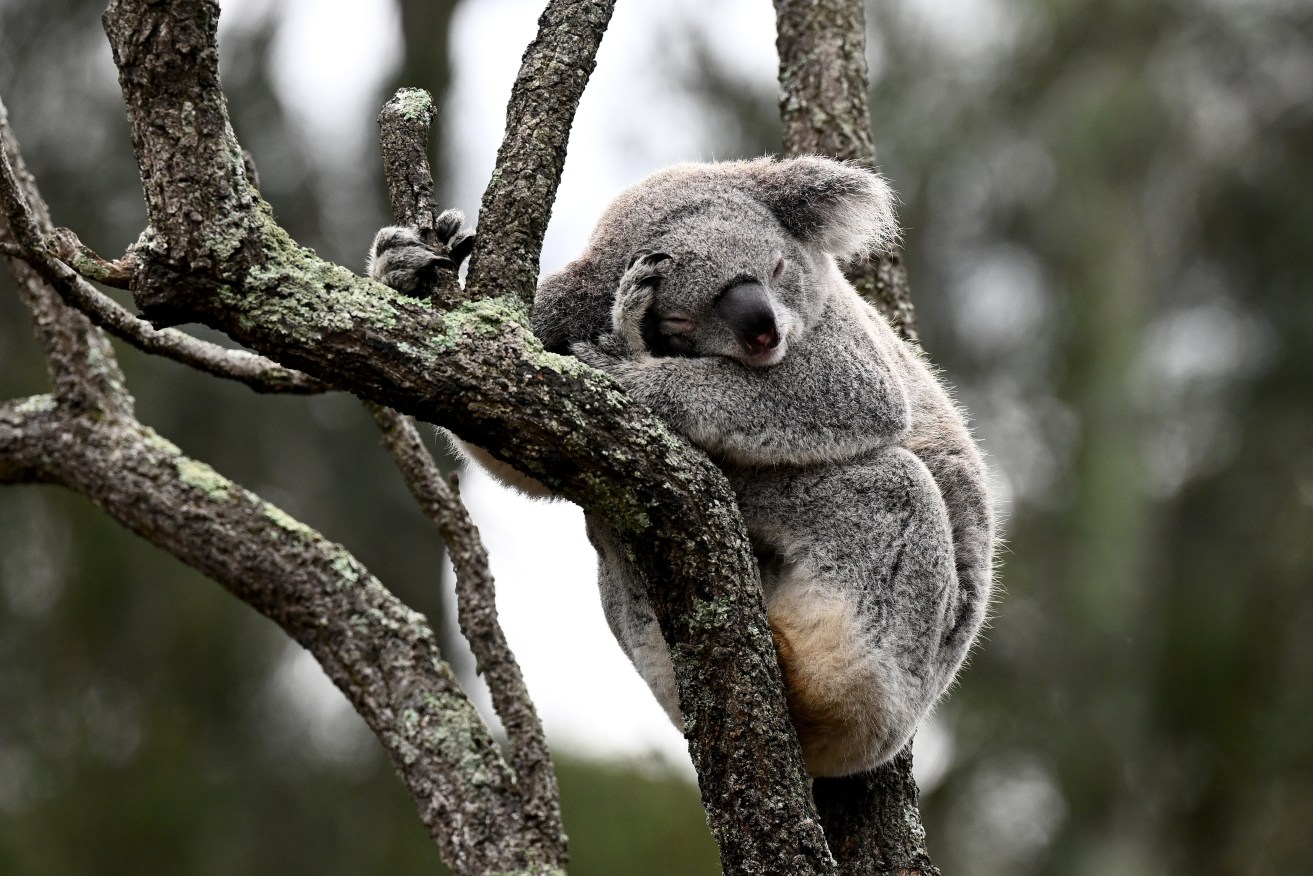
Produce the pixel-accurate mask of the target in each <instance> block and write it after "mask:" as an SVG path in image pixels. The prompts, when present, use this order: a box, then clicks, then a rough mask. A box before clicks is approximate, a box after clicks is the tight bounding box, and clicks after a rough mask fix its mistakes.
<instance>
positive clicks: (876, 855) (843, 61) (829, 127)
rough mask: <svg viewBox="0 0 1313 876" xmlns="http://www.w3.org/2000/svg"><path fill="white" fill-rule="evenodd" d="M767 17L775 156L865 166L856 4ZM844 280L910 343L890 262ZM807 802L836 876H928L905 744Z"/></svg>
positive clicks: (798, 4)
mask: <svg viewBox="0 0 1313 876" xmlns="http://www.w3.org/2000/svg"><path fill="white" fill-rule="evenodd" d="M775 12H776V29H777V39H776V47H777V49H778V51H779V56H780V77H779V78H780V118H781V120H782V121H783V126H784V150H785V152H786V153H787V154H789V155H803V154H818V155H829V156H831V157H833V158H840V159H844V160H849V161H857V162H860V163H863V164H866V165H868V166H871V167H874V166H875V147H874V145H873V143H872V140H871V113H870V103H869V98H868V91H867V90H868V85H867V70H866V27H865V20H864V14H863V7H862V3H861V2H860V0H775ZM847 273H848V278H849V280H851V281H852V283H853V285H854V286H856V287H857V290H858V291H859V292H860V293H861V294H862V295H864V296H865V297H866V298H867V299H868V300H870V301H871V302H872V303H873V304H875V306H876V307H878V308H879V309H880V311H881V313H883V314H884V315H885V317H886V318H887V319H888V320H889V322H890V324H891V325H893V327H894V329H895V331H897V332H898V333H899V334H900V335H902V337H903V338H905V339H907V340H908V341H912V342H915V341H916V339H917V338H916V324H915V311H914V310H913V308H912V301H911V292H910V289H909V287H908V283H907V271H906V270H905V269H904V267H903V265H902V261H901V259H900V257H899V255H898V253H897V252H892V253H888V254H884V255H881V256H879V257H878V258H873V259H872V258H868V259H864V260H862V261H860V262H858V263H856V264H853V265H849V266H848V269H847ZM813 795H814V797H815V799H816V806H817V809H818V810H819V811H820V816H821V823H822V824H823V826H824V828H825V835H826V838H827V839H828V840H829V843H830V849H831V851H832V852H833V853H834V855H835V858H836V859H837V860H838V864H839V872H841V873H843V874H851V876H859V874H860V876H866V874H895V873H896V874H900V876H901V874H909V876H910V874H924V876H937V874H938V872H939V871H938V869H936V868H935V867H934V865H933V864H932V863H931V861H930V857H929V855H928V854H927V852H926V848H925V829H924V828H923V827H922V826H921V816H920V812H919V810H918V809H917V789H916V782H915V780H914V779H913V778H912V753H911V743H908V746H907V748H906V749H904V750H903V752H901V753H900V754H899V755H898V756H897V757H896V758H895V759H894V760H892V761H891V762H889V763H887V764H884V765H883V766H881V767H879V768H877V769H875V770H874V771H872V772H869V773H865V774H861V775H857V776H848V777H845V778H840V779H818V780H817V781H816V782H815V784H814V787H813Z"/></svg>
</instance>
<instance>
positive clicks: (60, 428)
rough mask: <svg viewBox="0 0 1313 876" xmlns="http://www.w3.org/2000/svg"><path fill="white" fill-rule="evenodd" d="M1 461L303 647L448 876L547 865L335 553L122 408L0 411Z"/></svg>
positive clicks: (461, 709)
mask: <svg viewBox="0 0 1313 876" xmlns="http://www.w3.org/2000/svg"><path fill="white" fill-rule="evenodd" d="M55 446H57V447H58V448H59V451H58V452H57V453H51V452H50V448H52V447H55ZM5 472H22V473H24V474H25V476H26V479H27V480H34V481H38V482H43V483H54V484H60V485H62V486H65V487H67V488H69V489H71V490H73V491H74V492H76V493H79V494H80V495H83V496H85V497H87V498H88V499H90V500H91V501H92V502H94V503H95V504H96V505H97V506H99V507H100V508H101V509H102V510H104V511H105V512H106V513H107V514H109V515H110V516H111V517H113V518H114V519H115V520H117V521H118V522H120V523H122V524H123V525H124V526H126V527H127V528H128V529H130V530H131V531H133V532H135V533H136V534H137V535H139V536H141V537H142V538H145V539H146V540H147V541H150V542H151V543H153V544H156V545H158V546H160V547H162V548H164V549H165V550H167V551H169V552H170V553H172V554H173V555H175V556H177V557H178V558H179V559H181V560H182V561H183V562H185V563H187V564H188V565H190V566H192V567H194V568H196V569H198V570H199V571H201V572H202V573H204V574H206V575H207V576H209V577H210V578H213V579H214V580H215V581H217V582H219V583H220V584H221V585H222V586H223V587H224V588H226V589H227V590H229V591H230V592H231V593H232V594H233V595H234V596H236V597H237V598H239V599H241V600H242V601H243V602H245V603H247V604H248V605H250V606H252V607H253V608H255V609H256V610H258V611H259V612H260V613H262V614H264V615H265V616H266V617H268V618H270V619H272V620H274V621H275V622H277V623H278V624H279V626H281V627H282V628H283V629H284V630H285V631H286V632H287V634H288V635H290V636H292V637H293V638H294V639H296V640H297V641H298V642H300V643H301V645H303V646H304V647H305V648H306V649H307V650H308V651H310V653H311V654H313V655H314V657H315V658H316V659H317V660H318V661H319V663H320V664H321V665H322V666H323V667H324V670H325V671H326V672H327V673H328V675H329V677H330V678H332V679H333V681H334V682H335V683H336V684H337V686H338V687H339V688H340V689H341V690H342V691H343V692H344V693H345V694H346V695H347V697H348V699H350V700H351V703H352V705H353V706H354V707H355V709H356V710H357V711H358V712H359V713H360V714H361V715H362V716H363V717H364V719H365V721H366V723H367V724H368V725H369V726H370V729H372V730H373V731H374V733H375V734H376V735H377V736H378V738H379V739H380V740H381V741H382V742H383V745H384V748H385V749H386V750H387V752H388V755H389V757H390V758H391V760H392V762H393V765H394V766H395V767H396V769H397V772H398V773H399V774H400V775H401V777H402V779H403V780H404V781H405V783H406V785H407V786H408V787H409V789H410V791H411V794H412V795H413V796H414V798H415V800H416V803H417V804H418V806H419V813H420V817H421V819H422V820H423V822H424V824H425V825H426V826H427V827H428V829H429V833H430V835H431V836H432V837H433V838H434V840H435V841H437V842H438V845H439V847H440V848H441V850H442V852H443V857H444V859H445V860H446V861H447V863H448V864H449V865H450V866H451V867H452V869H453V870H454V871H455V872H457V873H459V874H486V873H491V872H512V871H514V872H517V873H521V872H522V873H534V874H545V873H551V872H559V867H560V866H561V863H560V859H559V857H558V856H555V855H554V854H553V853H552V852H553V850H552V849H550V848H544V843H543V842H542V841H541V837H540V836H539V835H538V833H537V831H536V830H535V829H534V827H533V826H531V825H528V824H526V823H525V821H524V820H523V819H522V818H521V815H520V794H519V791H518V790H517V789H516V787H515V778H514V777H513V776H512V775H511V774H510V772H509V771H508V770H507V768H506V765H505V763H504V762H503V761H502V760H501V757H500V756H499V755H498V753H497V746H496V743H495V742H494V741H493V739H492V738H491V736H489V735H488V732H487V729H486V728H485V727H484V725H483V722H482V720H481V719H480V718H479V716H478V714H477V713H476V712H475V711H474V708H473V706H471V705H470V703H469V701H468V700H467V699H466V697H465V695H464V693H463V692H462V691H461V690H460V688H459V686H458V685H457V683H456V680H455V677H454V676H453V675H452V673H451V670H450V668H449V667H448V666H447V664H446V663H445V662H444V661H443V660H442V657H441V655H440V654H439V652H438V646H437V641H436V639H435V638H434V636H433V633H432V631H431V630H430V629H429V627H428V624H427V623H426V622H425V620H424V618H423V616H422V615H420V614H418V613H417V612H414V611H412V610H411V609H409V608H407V607H406V606H405V605H404V604H402V602H401V601H400V600H398V599H397V598H396V597H395V596H393V595H392V594H391V593H390V592H388V590H387V589H386V588H385V587H384V586H383V585H382V584H381V583H379V582H378V581H377V580H376V579H375V578H374V577H373V576H371V575H370V574H369V572H368V571H367V570H366V569H365V568H364V567H363V566H362V565H361V564H360V563H359V562H358V561H357V560H356V559H355V558H354V557H353V556H352V555H351V554H350V553H348V552H347V551H346V549H345V548H343V547H341V546H339V545H336V544H333V543H331V542H329V541H327V540H326V539H324V538H323V537H322V536H321V535H319V534H318V533H317V532H315V531H314V530H312V529H310V528H309V527H307V526H305V525H304V524H302V523H300V522H298V521H296V520H294V519H293V518H292V517H290V516H289V515H287V514H286V513H285V512H283V511H282V510H280V509H278V508H276V507H275V506H273V505H270V504H269V503H268V502H265V501H264V500H262V499H260V498H259V497H258V496H256V495H254V494H253V493H250V492H248V491H246V490H244V489H242V488H241V487H239V486H238V485H236V484H234V483H233V482H232V481H229V480H228V479H226V478H224V477H223V476H222V475H220V474H219V473H218V472H216V471H215V470H214V469H212V468H210V467H209V466H207V465H205V464H204V463H202V462H198V461H196V460H193V459H190V458H188V457H186V456H184V455H183V454H182V452H181V451H180V450H178V448H177V447H175V446H173V445H172V444H171V443H170V442H169V441H167V440H165V439H164V438H162V437H160V436H159V435H157V434H156V433H154V432H153V431H151V430H150V429H148V428H147V427H145V426H143V425H141V424H140V423H138V422H137V421H136V420H134V419H131V418H130V417H120V416H114V417H105V416H81V415H74V414H70V413H69V412H68V411H67V410H66V409H65V408H63V407H62V406H57V405H55V404H53V403H43V402H42V400H41V398H40V397H38V398H37V399H28V400H25V401H23V402H20V403H17V404H15V403H10V404H7V405H3V406H0V475H3V473H5Z"/></svg>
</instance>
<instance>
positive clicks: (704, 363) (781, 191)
mask: <svg viewBox="0 0 1313 876" xmlns="http://www.w3.org/2000/svg"><path fill="white" fill-rule="evenodd" d="M892 200H893V199H892V195H891V194H890V192H889V189H888V187H887V185H886V184H885V183H884V181H883V180H882V179H881V178H880V177H879V176H878V175H876V174H874V173H872V172H870V171H868V170H865V169H863V168H861V167H858V166H856V165H851V164H843V163H839V162H835V161H830V160H828V159H823V158H817V157H806V158H798V159H792V160H776V159H772V158H762V159H756V160H752V161H740V162H724V163H709V164H684V165H677V166H674V167H671V168H668V169H666V170H663V171H660V172H658V173H656V174H655V175H653V176H651V177H649V178H647V179H645V180H643V181H642V182H640V183H638V184H636V185H635V186H633V187H631V188H630V189H628V190H627V191H625V192H624V193H622V194H621V195H620V197H619V198H617V199H616V201H615V202H614V203H612V204H611V206H610V207H609V208H607V210H606V211H605V213H604V214H603V216H602V218H601V219H600V221H599V222H598V225H597V227H596V229H595V230H594V231H593V234H592V236H591V238H590V240H589V243H588V245H587V247H586V249H585V250H584V252H583V253H582V254H581V255H580V256H579V257H578V258H577V259H575V260H574V261H573V262H571V263H570V264H568V265H566V266H565V267H564V268H562V269H561V270H559V271H557V272H555V273H553V274H551V275H549V276H547V277H545V278H544V279H543V280H542V282H541V284H540V285H539V288H538V290H537V294H536V296H535V305H534V314H533V327H534V331H535V333H536V334H537V335H538V337H539V338H540V339H541V340H542V342H543V344H544V346H545V347H546V348H547V349H548V350H552V351H555V352H558V353H563V354H571V355H574V356H576V357H578V358H579V359H581V360H582V361H584V362H586V363H588V364H590V365H592V366H594V367H596V368H598V369H600V370H602V371H605V372H606V373H608V374H610V375H611V376H612V377H613V378H614V379H615V380H616V381H617V382H618V383H619V384H620V385H621V386H622V387H624V389H625V390H627V391H628V392H629V394H630V395H632V396H633V397H634V398H635V399H637V400H638V401H640V402H642V403H644V404H645V405H647V406H648V407H649V408H651V410H652V411H653V412H654V413H655V414H656V415H657V416H659V417H661V418H663V419H664V420H665V421H666V422H667V423H669V424H670V426H671V427H672V428H674V429H675V430H677V431H678V432H680V433H682V434H683V435H685V436H686V437H687V438H688V439H689V440H691V441H692V442H693V443H695V444H696V445H698V446H699V447H701V448H702V449H703V450H704V451H706V452H707V453H708V455H709V456H711V458H712V459H713V460H714V461H715V462H716V463H717V464H718V465H719V466H720V467H721V468H722V470H723V471H724V472H725V474H726V476H727V477H728V479H729V481H730V484H731V485H732V487H733V489H734V492H735V495H736V497H737V500H738V504H739V508H740V511H741V512H742V514H743V519H744V522H745V523H746V525H747V531H748V535H749V537H750V539H751V541H752V546H753V550H754V552H755V554H756V556H757V560H758V564H759V567H760V571H761V582H762V590H763V595H764V597H765V603H766V613H767V619H768V622H769V624H770V628H771V632H772V634H773V637H774V640H775V645H776V650H777V652H778V654H779V660H780V667H781V670H782V673H783V677H784V683H785V693H786V697H787V700H788V706H789V711H790V715H791V717H792V719H793V723H794V726H795V728H796V729H797V732H798V739H799V742H800V743H801V746H802V753H803V759H804V763H805V765H806V767H807V770H808V772H809V774H811V775H812V776H840V775H848V774H851V773H856V772H861V771H864V770H868V769H871V768H873V767H875V766H877V765H879V764H880V763H883V762H884V761H886V760H888V759H889V758H891V757H892V756H893V755H894V754H896V753H897V752H898V750H899V749H900V748H901V747H902V746H903V745H905V744H906V742H907V741H908V739H910V738H911V736H912V734H913V733H914V732H915V730H916V727H917V725H918V723H919V721H920V720H921V719H922V718H923V717H925V716H926V714H928V713H929V711H930V710H931V708H932V707H933V706H934V704H935V702H936V701H937V700H938V699H939V697H940V696H941V695H942V694H943V692H944V691H945V689H946V688H947V687H948V686H949V684H950V683H951V682H952V680H953V678H954V677H955V675H956V673H957V670H958V668H959V667H960V666H961V664H962V662H963V661H964V659H965V658H966V656H967V653H968V651H969V650H970V648H971V645H972V642H973V641H974V639H975V637H976V634H977V632H978V631H979V629H980V627H981V625H982V623H983V622H984V617H985V613H986V610H987V607H988V604H989V596H990V588H991V583H992V574H993V572H992V568H993V567H992V563H993V547H994V518H993V510H992V506H991V500H990V496H989V490H988V481H987V475H986V471H985V466H984V462H983V460H982V457H981V454H980V452H979V450H978V448H977V447H976V444H975V442H974V441H973V440H972V438H971V435H970V433H969V431H968V429H967V426H966V424H965V421H964V419H963V416H962V413H961V412H960V411H959V409H958V408H957V407H956V405H955V404H954V403H953V401H952V400H951V398H950V397H949V394H948V393H947V391H946V390H945V388H944V386H943V385H942V384H941V382H940V381H939V379H938V378H937V376H936V374H935V372H934V371H933V370H932V369H931V368H930V366H929V365H927V363H926V362H925V360H924V359H923V358H922V356H921V354H920V352H919V351H918V350H916V349H914V348H913V347H911V346H909V345H908V344H907V343H905V342H904V341H902V340H901V339H900V338H899V337H898V336H897V335H896V334H895V333H894V332H893V330H892V329H891V328H890V327H889V325H888V324H887V323H886V322H885V321H884V319H883V318H882V317H881V316H880V315H879V314H878V313H877V312H876V311H875V310H874V309H873V308H872V307H871V306H870V305H868V304H867V303H866V302H865V301H864V300H863V299H862V298H861V297H860V296H859V295H858V294H857V292H856V291H855V290H854V289H853V288H852V286H851V285H850V284H849V283H848V282H847V280H846V279H845V278H844V276H843V274H842V272H841V271H840V269H839V264H840V263H841V262H842V261H844V260H846V259H849V258H852V257H854V256H858V255H863V254H866V253H868V252H870V251H871V250H872V249H874V248H879V247H883V246H887V245H888V244H889V243H890V242H891V241H892V239H893V237H894V235H895V233H896V225H895V222H894V218H893V210H892ZM471 452H472V453H473V455H474V456H475V457H476V458H478V459H479V460H480V461H488V462H491V463H493V466H492V467H493V469H494V474H498V473H500V474H503V475H505V474H507V469H506V467H505V466H504V465H502V464H500V463H497V462H496V461H495V460H492V459H491V457H488V456H487V455H486V454H482V453H481V452H479V451H478V450H477V448H471ZM510 479H511V480H512V483H517V482H518V483H519V484H520V485H521V486H527V487H529V488H530V489H531V490H534V484H532V483H530V484H527V485H526V484H525V483H524V481H523V480H518V481H517V480H515V479H514V477H513V476H512V477H511V478H510ZM539 489H540V487H539ZM534 491H537V490H534ZM586 521H587V530H588V536H589V539H590V540H591V542H592V544H593V546H594V548H595V549H596V550H597V553H598V583H599V587H600V590H601V597H602V604H603V608H604V611H605V614H606V617H607V621H608V623H609V625H610V627H611V630H612V632H613V633H614V634H615V636H616V639H617V640H618V641H619V643H620V645H621V647H622V649H623V650H624V651H625V653H626V654H627V655H628V656H629V658H630V660H631V661H632V662H633V664H634V666H635V668H636V669H637V670H638V672H639V674H640V675H641V676H642V677H643V679H644V680H645V681H646V683H647V684H648V686H649V687H650V688H651V690H652V692H653V694H654V695H655V696H656V698H657V700H658V701H659V702H660V703H661V705H662V707H663V708H664V709H665V711H666V712H667V713H668V714H669V716H670V717H671V719H672V720H673V721H674V722H675V724H676V726H682V718H681V715H680V710H679V701H678V694H677V691H676V687H675V680H674V671H673V665H672V663H671V658H670V653H669V651H668V649H667V647H666V644H665V641H664V640H663V638H662V636H661V633H660V630H659V628H658V626H657V622H656V618H655V615H654V614H653V611H652V607H651V605H650V603H649V601H648V598H647V583H646V582H645V581H644V578H643V576H642V574H641V573H640V572H639V571H638V570H637V569H636V568H635V567H634V566H633V565H632V563H630V561H629V560H628V558H627V557H626V556H625V552H624V550H623V549H622V547H621V541H620V539H619V537H618V535H617V534H616V533H615V532H614V531H613V530H612V529H611V528H610V527H609V526H608V525H607V522H606V521H605V520H602V519H599V518H597V517H596V516H595V515H587V517H586ZM657 583H658V584H659V583H660V582H657Z"/></svg>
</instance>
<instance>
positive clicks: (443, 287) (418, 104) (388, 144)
mask: <svg viewBox="0 0 1313 876" xmlns="http://www.w3.org/2000/svg"><path fill="white" fill-rule="evenodd" d="M436 111H437V110H436V108H435V107H434V106H433V96H432V95H430V94H429V93H428V92H427V91H425V90H424V89H422V88H403V89H401V90H399V91H398V92H397V93H396V94H394V95H393V96H392V99H391V100H389V101H388V102H387V103H385V104H384V105H383V109H382V110H381V111H379V114H378V126H379V141H380V142H381V144H382V147H383V176H384V178H385V179H386V180H387V186H388V196H389V198H390V199H391V201H392V217H393V220H394V221H395V222H397V223H398V224H399V225H412V226H414V227H416V228H418V229H419V231H420V234H421V235H422V236H423V238H424V241H425V243H427V244H428V245H429V246H430V247H432V248H433V249H434V250H435V251H437V252H438V253H440V254H442V255H447V254H448V253H449V251H448V250H447V248H446V245H445V244H444V243H443V242H442V241H441V240H440V239H439V237H438V234H437V232H436V231H435V229H436V228H437V224H438V216H439V215H441V212H442V211H441V210H439V209H438V205H437V202H436V201H434V199H433V174H432V172H431V171H430V170H429V157H428V136H429V126H430V125H432V124H433V116H434V114H435V113H436ZM434 273H435V275H436V276H435V279H436V282H435V283H434V284H433V290H432V292H431V294H430V297H431V300H432V301H433V304H434V306H435V307H438V308H439V309H441V310H450V309H451V308H453V307H455V306H456V305H457V304H459V303H460V302H461V301H463V300H465V290H464V289H462V288H461V285H460V280H459V279H458V277H457V266H456V262H455V261H452V262H450V264H449V266H447V267H443V266H438V267H437V268H436V269H435V272H434Z"/></svg>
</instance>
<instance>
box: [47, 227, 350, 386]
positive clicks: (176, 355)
mask: <svg viewBox="0 0 1313 876" xmlns="http://www.w3.org/2000/svg"><path fill="white" fill-rule="evenodd" d="M52 248H53V249H54V250H55V251H56V252H57V253H59V254H60V256H61V258H62V259H63V260H64V261H65V262H67V261H68V258H69V256H66V255H64V254H65V253H68V252H70V251H73V250H78V249H81V250H85V251H86V252H90V250H86V248H85V247H82V246H81V241H79V240H78V239H77V237H76V235H74V234H73V232H71V231H69V230H68V229H67V228H60V229H56V231H55V238H54V242H53V245H52ZM31 261H32V262H33V264H34V266H35V267H36V268H37V269H38V270H39V271H40V272H41V273H42V275H43V276H44V277H45V279H46V281H47V282H49V283H50V285H51V286H53V287H54V289H55V291H57V292H58V293H59V294H60V296H61V297H62V298H63V299H64V301H65V303H67V304H68V305H69V306H71V307H75V308H77V309H78V310H80V311H82V313H84V314H86V316H87V317H88V318H89V319H90V320H91V321H92V323H94V324H95V325H97V326H99V327H100V328H102V329H104V330H105V331H107V332H109V333H110V334H111V335H113V336H114V337H116V338H118V339H119V340H121V341H126V342H127V343H129V344H131V345H132V346H134V347H136V348H137V349H138V350H141V351H142V352H145V353H152V354H154V355H157V356H163V357H164V358H166V359H172V360H173V361H175V362H180V363H182V364H183V365H189V366H191V367H192V368H195V369H196V370H197V371H202V372H204V373H206V374H211V375H214V376H215V377H222V378H224V379H226V380H235V381H237V382H238V383H244V384H246V385H247V386H249V387H250V388H251V389H253V390H255V391H256V392H267V393H289V394H293V395H314V394H317V393H322V392H328V391H329V390H330V389H332V387H330V386H328V385H327V384H325V383H323V382H322V381H319V380H316V379H314V378H313V377H310V376H308V375H305V374H302V373H301V372H299V371H293V370H291V369H289V368H284V367H283V366H281V365H279V364H278V363H277V362H274V361H272V360H270V359H266V358H265V357H264V356H260V355H258V354H256V353H251V352H248V351H246V350H230V349H227V348H225V347H221V346H219V345H218V344H213V343H210V342H209V341H202V340H200V339H198V338H193V337H191V336H190V335H188V334H185V333H183V332H180V331H177V330H176V329H156V328H155V327H154V326H152V325H151V324H150V323H148V322H146V321H145V320H144V319H138V318H137V317H135V316H133V315H132V314H131V313H129V312H128V311H127V310H126V309H125V308H124V307H122V306H120V305H119V303H118V302H117V301H115V300H114V299H113V298H110V297H109V296H108V295H105V294H104V293H102V292H101V291H100V290H98V289H97V288H96V287H94V286H92V285H91V284H90V283H88V282H87V281H86V280H84V279H83V278H82V277H80V276H78V275H77V273H76V272H74V271H73V270H72V269H71V268H70V267H67V266H65V265H61V264H59V263H57V262H54V261H53V260H51V259H43V258H40V257H36V258H33V259H32V260H31ZM105 264H115V263H113V262H106V263H105Z"/></svg>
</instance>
